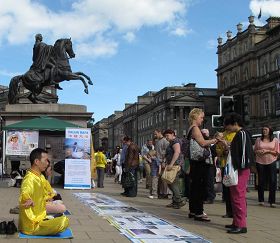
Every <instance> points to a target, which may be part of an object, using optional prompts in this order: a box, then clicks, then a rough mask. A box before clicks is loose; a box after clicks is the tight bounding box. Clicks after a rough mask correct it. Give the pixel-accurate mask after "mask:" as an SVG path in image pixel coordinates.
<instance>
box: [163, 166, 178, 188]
mask: <svg viewBox="0 0 280 243" xmlns="http://www.w3.org/2000/svg"><path fill="white" fill-rule="evenodd" d="M180 169H181V167H180V165H174V166H173V167H172V169H171V170H167V168H166V167H165V169H164V171H163V173H162V175H161V179H162V180H163V181H165V182H166V183H167V184H172V183H173V182H174V180H175V178H176V175H177V173H178V171H180Z"/></svg>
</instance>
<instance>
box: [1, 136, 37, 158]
mask: <svg viewBox="0 0 280 243" xmlns="http://www.w3.org/2000/svg"><path fill="white" fill-rule="evenodd" d="M38 140H39V132H38V131H7V139H6V155H18V156H29V154H30V153H31V151H32V150H33V149H35V148H38Z"/></svg>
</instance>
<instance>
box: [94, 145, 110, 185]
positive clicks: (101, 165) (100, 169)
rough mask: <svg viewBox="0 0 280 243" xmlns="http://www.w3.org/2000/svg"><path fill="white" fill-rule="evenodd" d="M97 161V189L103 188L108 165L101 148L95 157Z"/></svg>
mask: <svg viewBox="0 0 280 243" xmlns="http://www.w3.org/2000/svg"><path fill="white" fill-rule="evenodd" d="M95 161H96V170H97V187H101V188H103V187H104V185H103V181H104V173H105V167H106V165H107V160H106V156H105V154H104V153H103V149H102V148H99V149H98V150H97V153H96V155H95Z"/></svg>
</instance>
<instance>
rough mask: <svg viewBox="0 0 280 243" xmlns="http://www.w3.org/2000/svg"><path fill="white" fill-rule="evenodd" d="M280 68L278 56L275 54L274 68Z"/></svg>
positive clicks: (279, 57)
mask: <svg viewBox="0 0 280 243" xmlns="http://www.w3.org/2000/svg"><path fill="white" fill-rule="evenodd" d="M278 69H280V56H279V55H277V56H276V58H275V70H278Z"/></svg>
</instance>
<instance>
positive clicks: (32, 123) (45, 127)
mask: <svg viewBox="0 0 280 243" xmlns="http://www.w3.org/2000/svg"><path fill="white" fill-rule="evenodd" d="M67 127H79V126H78V125H76V124H73V123H70V122H66V121H63V120H59V119H56V118H53V117H49V116H41V117H37V118H34V119H30V120H25V121H21V122H18V123H14V124H11V125H8V126H5V127H4V128H3V129H4V130H41V131H65V129H66V128H67Z"/></svg>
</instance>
